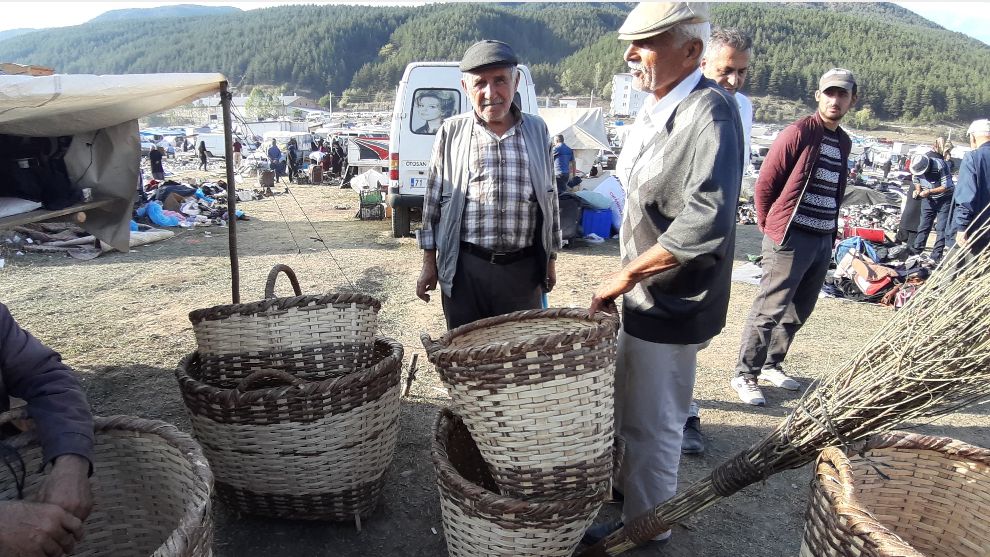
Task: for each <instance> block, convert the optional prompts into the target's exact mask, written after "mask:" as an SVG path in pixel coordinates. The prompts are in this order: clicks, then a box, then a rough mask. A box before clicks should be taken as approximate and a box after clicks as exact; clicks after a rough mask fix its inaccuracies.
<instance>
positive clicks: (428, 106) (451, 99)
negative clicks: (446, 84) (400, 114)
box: [409, 89, 461, 135]
mask: <svg viewBox="0 0 990 557" xmlns="http://www.w3.org/2000/svg"><path fill="white" fill-rule="evenodd" d="M460 106H461V93H460V91H458V90H456V89H416V91H415V92H414V93H413V98H412V106H410V107H409V113H410V114H412V118H410V119H409V127H410V129H411V130H412V132H413V133H417V134H421V135H433V134H435V133H437V128H439V127H440V124H442V123H443V121H444V120H445V119H447V118H449V117H451V116H453V115H454V114H456V113H457V112H458V107H460Z"/></svg>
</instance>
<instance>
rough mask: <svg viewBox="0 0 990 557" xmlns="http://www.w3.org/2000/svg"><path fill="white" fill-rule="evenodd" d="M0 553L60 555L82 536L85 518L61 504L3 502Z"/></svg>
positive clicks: (42, 556)
mask: <svg viewBox="0 0 990 557" xmlns="http://www.w3.org/2000/svg"><path fill="white" fill-rule="evenodd" d="M0 524H2V525H3V527H2V528H0V555H3V556H4V557H8V556H9V557H61V556H62V555H67V554H69V553H71V552H72V548H73V547H75V545H76V542H77V541H79V540H81V539H82V537H83V529H82V521H81V520H79V519H78V518H76V517H75V516H73V515H72V514H71V513H69V512H67V511H65V510H64V509H62V508H61V507H59V506H58V505H50V504H47V503H31V502H28V501H4V502H0Z"/></svg>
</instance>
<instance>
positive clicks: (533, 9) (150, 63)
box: [0, 2, 990, 122]
mask: <svg viewBox="0 0 990 557" xmlns="http://www.w3.org/2000/svg"><path fill="white" fill-rule="evenodd" d="M632 6H633V4H630V3H616V4H609V3H586V4H549V3H521V4H512V3H452V4H433V5H429V6H422V7H408V6H402V7H369V6H353V5H346V6H339V5H338V6H285V7H277V8H266V9H260V10H251V11H247V12H240V13H229V14H222V15H200V16H196V17H161V15H162V14H157V16H156V17H155V18H142V19H127V20H122V21H99V19H101V18H97V19H98V20H97V21H92V22H90V23H87V24H85V25H80V26H75V27H68V28H61V29H52V30H43V31H36V32H32V33H27V34H24V35H20V36H16V37H12V38H7V39H3V40H0V60H3V61H14V62H19V63H31V64H40V65H46V66H51V67H54V68H56V69H57V70H58V71H60V72H65V73H140V72H187V71H193V72H215V71H218V72H222V73H224V74H225V75H227V76H228V77H229V78H230V80H231V82H232V83H233V84H234V85H235V86H236V87H239V88H241V90H244V91H245V92H247V90H248V88H249V87H250V86H253V85H285V86H287V88H288V89H289V90H291V91H295V92H297V93H299V94H306V95H308V96H311V97H313V98H320V97H322V96H323V95H324V94H326V93H328V92H333V93H334V95H335V96H336V97H337V98H339V99H341V100H342V101H344V102H347V101H349V100H353V101H357V100H365V99H369V98H374V97H376V96H387V95H389V94H391V92H392V91H393V90H394V88H395V86H396V84H397V82H398V79H399V77H400V76H401V73H402V69H403V68H404V67H405V65H406V64H407V63H408V62H410V61H413V60H457V59H459V58H460V56H461V54H462V53H463V52H464V49H465V48H466V47H467V46H468V45H469V44H471V43H472V42H473V41H475V40H478V39H481V38H496V39H501V40H505V41H507V42H509V43H511V44H512V45H513V46H514V47H515V48H516V51H517V52H518V53H519V55H520V57H521V58H522V59H523V61H525V62H526V63H527V64H528V65H530V67H531V68H532V70H533V74H534V78H535V79H536V83H537V89H538V92H539V93H540V94H555V93H565V94H576V95H588V94H591V93H594V94H595V96H596V97H602V96H605V97H607V96H608V95H609V94H610V93H611V90H610V89H611V76H612V75H613V74H614V73H617V72H621V71H624V70H625V63H624V62H623V61H622V51H623V48H624V43H620V42H619V41H618V40H616V38H615V30H616V29H617V28H618V26H619V25H620V24H621V22H622V20H623V19H624V18H625V15H626V13H628V11H629V10H630V9H631V7H632ZM146 11H147V12H152V11H153V10H146ZM130 15H132V16H133V15H140V14H130ZM148 15H152V14H150V13H149V14H148ZM712 19H713V22H714V23H715V24H716V25H725V26H737V27H741V28H743V29H746V30H747V31H749V32H750V33H751V34H752V35H753V36H754V38H755V44H756V47H755V53H754V57H753V62H752V73H751V77H750V80H749V81H748V83H747V85H746V91H747V92H749V93H751V94H755V95H765V94H770V95H775V96H778V97H783V98H787V99H796V100H803V101H807V100H808V99H809V98H810V94H811V91H813V90H814V86H815V84H816V81H817V78H818V76H819V75H821V73H822V72H823V71H824V70H826V69H828V68H829V67H832V66H842V67H846V68H849V69H851V70H853V71H854V72H855V73H856V74H857V76H858V77H859V79H860V84H861V95H860V96H861V106H865V107H867V108H869V109H870V110H871V111H872V112H873V113H874V114H876V115H878V116H882V117H884V118H887V119H907V120H914V121H922V122H923V121H933V120H953V121H960V120H966V119H970V118H974V117H980V116H985V115H986V114H985V112H986V110H987V107H988V106H990V88H987V87H986V85H985V84H986V76H987V75H990V47H988V46H987V45H985V44H983V43H981V42H979V41H976V40H974V39H971V38H968V37H966V36H964V35H961V34H959V33H953V32H950V31H946V30H944V29H942V28H940V27H938V26H937V25H935V24H933V23H931V22H929V21H927V20H925V19H923V18H921V17H919V16H917V15H915V14H913V13H911V12H909V11H907V10H904V9H903V8H900V7H898V6H896V5H893V4H878V3H843V2H831V3H804V2H794V3H789V4H767V3H758V4H755V3H754V4H738V3H723V4H715V5H713V9H712Z"/></svg>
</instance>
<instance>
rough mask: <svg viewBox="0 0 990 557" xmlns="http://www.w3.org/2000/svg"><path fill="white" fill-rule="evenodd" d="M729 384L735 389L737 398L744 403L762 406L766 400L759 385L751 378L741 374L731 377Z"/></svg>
mask: <svg viewBox="0 0 990 557" xmlns="http://www.w3.org/2000/svg"><path fill="white" fill-rule="evenodd" d="M729 384H730V385H732V388H733V389H735V390H736V394H737V395H739V400H741V401H743V402H745V403H746V404H752V405H753V406H763V405H764V404H766V402H767V401H766V399H764V398H763V391H761V390H760V386H759V385H757V384H756V381H754V380H753V379H750V378H748V377H742V376H738V377H733V378H732V381H731V382H730V383H729Z"/></svg>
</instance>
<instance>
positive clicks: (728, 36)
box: [708, 27, 753, 52]
mask: <svg viewBox="0 0 990 557" xmlns="http://www.w3.org/2000/svg"><path fill="white" fill-rule="evenodd" d="M723 47H729V48H731V49H733V50H738V51H739V52H751V51H752V50H753V39H752V37H750V36H749V34H748V33H746V32H745V31H743V30H741V29H736V28H732V27H730V28H722V27H717V28H715V29H714V30H713V31H712V37H711V39H709V41H708V52H717V51H718V50H719V49H720V48H723Z"/></svg>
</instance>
